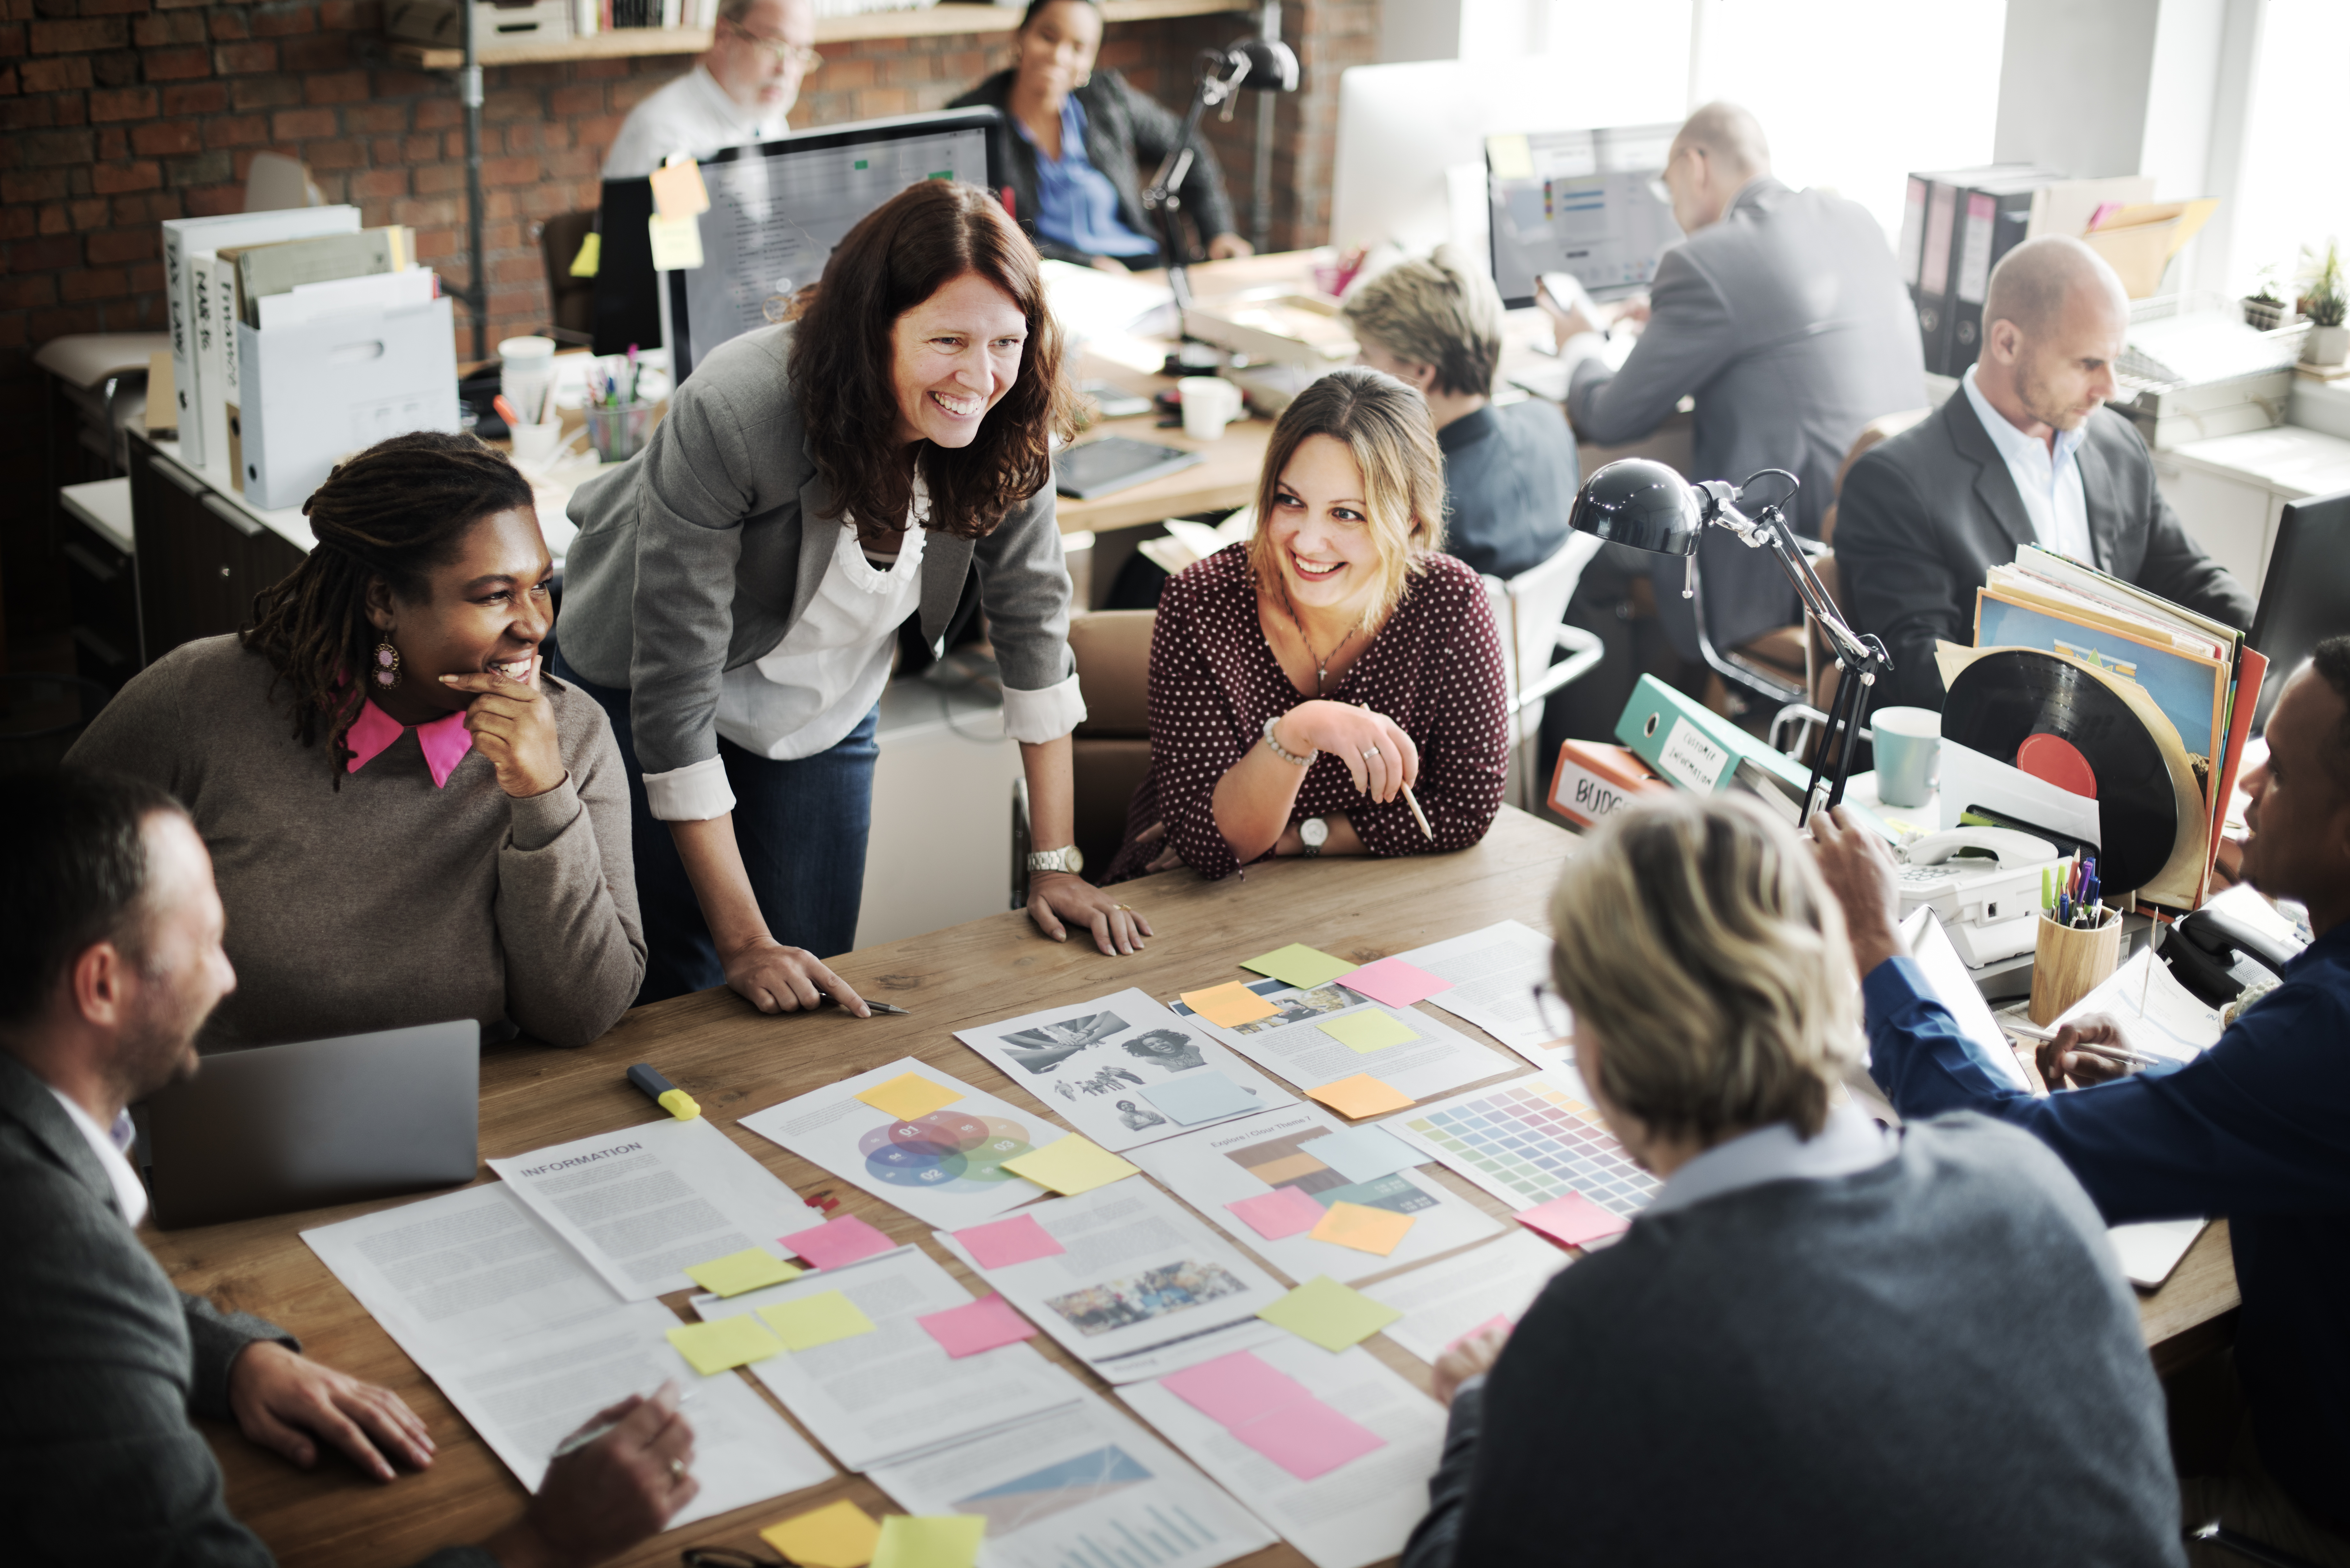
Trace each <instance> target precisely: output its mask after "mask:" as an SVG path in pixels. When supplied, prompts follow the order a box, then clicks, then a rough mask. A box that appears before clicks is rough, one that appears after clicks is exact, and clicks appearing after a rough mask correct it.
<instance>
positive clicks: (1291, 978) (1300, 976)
mask: <svg viewBox="0 0 2350 1568" xmlns="http://www.w3.org/2000/svg"><path fill="white" fill-rule="evenodd" d="M1241 967H1242V968H1243V969H1253V970H1254V971H1257V973H1259V974H1269V975H1271V976H1273V978H1274V979H1275V980H1277V981H1281V982H1282V983H1283V984H1284V985H1295V986H1309V985H1320V984H1321V983H1323V982H1324V981H1332V980H1336V979H1337V978H1338V977H1339V976H1340V975H1342V974H1352V973H1354V972H1355V971H1357V970H1358V969H1360V968H1361V967H1362V965H1360V964H1352V963H1348V962H1347V961H1346V960H1345V959H1340V958H1332V957H1331V956H1330V955H1329V954H1328V953H1326V952H1324V951H1323V950H1321V949H1319V948H1309V947H1307V946H1306V945H1305V943H1303V942H1292V943H1290V944H1289V945H1288V946H1287V947H1285V948H1275V949H1274V950H1272V951H1271V952H1269V953H1259V954H1258V955H1257V956H1256V957H1254V958H1253V959H1243V960H1242V961H1241Z"/></svg>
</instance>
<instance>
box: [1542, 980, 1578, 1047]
mask: <svg viewBox="0 0 2350 1568" xmlns="http://www.w3.org/2000/svg"><path fill="white" fill-rule="evenodd" d="M1534 1017H1535V1019H1536V1020H1537V1021H1538V1022H1539V1023H1541V1024H1542V1026H1543V1038H1544V1039H1545V1040H1564V1039H1565V1038H1566V1037H1567V1036H1568V1035H1570V1034H1572V1033H1575V1010H1574V1009H1573V1008H1571V1007H1569V1006H1567V1004H1566V1001H1565V998H1564V997H1562V996H1560V995H1559V993H1558V992H1556V991H1555V990H1554V989H1553V988H1552V986H1551V983H1550V981H1546V980H1538V981H1535V982H1534Z"/></svg>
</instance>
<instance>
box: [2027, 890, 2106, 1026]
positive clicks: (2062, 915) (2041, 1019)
mask: <svg viewBox="0 0 2350 1568" xmlns="http://www.w3.org/2000/svg"><path fill="white" fill-rule="evenodd" d="M2040 903H2041V909H2040V924H2039V927H2038V936H2037V939H2036V940H2035V941H2034V943H2033V954H2032V1009H2031V1018H2032V1022H2033V1023H2036V1024H2038V1025H2040V1026H2041V1027H2042V1028H2043V1029H2044V1028H2046V1027H2047V1026H2048V1025H2049V1024H2051V1023H2054V1022H2055V1021H2056V1020H2057V1019H2058V1018H2059V1017H2061V1016H2063V1015H2064V1012H2066V1011H2067V1010H2068V1009H2070V1008H2071V1007H2072V1005H2073V1004H2074V1002H2078V1001H2080V1000H2081V998H2083V997H2085V996H2086V995H2088V994H2089V992H2092V991H2095V989H2096V988H2097V987H2098V986H2099V985H2101V984H2103V983H2104V982H2105V981H2106V977H2107V976H2109V975H2111V974H2112V973H2113V972H2114V969H2115V966H2116V964H2118V963H2119V962H2120V961H2121V951H2122V912H2121V910H2120V909H2117V908H2116V909H2108V908H2106V902H2105V897H2104V889H2103V888H2101V887H2100V886H2099V884H2098V881H2097V863H2096V862H2095V860H2087V859H2084V858H2082V857H2079V856H2077V855H2076V856H2074V857H2073V858H2072V859H2070V860H2068V861H2065V862H2064V863H2063V864H2062V865H2061V866H2060V867H2057V868H2056V869H2054V870H2052V871H2045V872H2043V873H2042V874H2041V893H2040Z"/></svg>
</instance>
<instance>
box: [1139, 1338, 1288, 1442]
mask: <svg viewBox="0 0 2350 1568" xmlns="http://www.w3.org/2000/svg"><path fill="white" fill-rule="evenodd" d="M1159 1386H1160V1387H1161V1388H1164V1389H1166V1390H1167V1392H1169V1393H1170V1394H1172V1395H1174V1396H1175V1397H1177V1398H1178V1399H1180V1400H1182V1401H1183V1403H1185V1404H1186V1405H1189V1406H1191V1408H1193V1409H1194V1410H1197V1411H1198V1412H1200V1414H1201V1415H1202V1416H1205V1417H1208V1419H1210V1420H1211V1421H1213V1422H1215V1423H1216V1424H1217V1425H1218V1426H1221V1427H1224V1428H1230V1429H1237V1428H1240V1427H1241V1426H1243V1424H1245V1423H1247V1422H1250V1421H1253V1420H1256V1419H1257V1418H1258V1417H1263V1416H1269V1415H1271V1414H1272V1413H1273V1412H1274V1411H1275V1410H1278V1409H1279V1408H1281V1407H1283V1406H1284V1405H1295V1404H1298V1403H1300V1402H1301V1401H1310V1400H1311V1399H1312V1398H1313V1397H1314V1396H1313V1395H1312V1394H1310V1393H1308V1392H1306V1388H1305V1385H1304V1384H1303V1383H1300V1382H1298V1381H1297V1379H1295V1377H1292V1376H1289V1375H1288V1374H1287V1373H1285V1372H1276V1371H1274V1369H1273V1368H1272V1367H1270V1366H1266V1365H1265V1364H1264V1363H1263V1362H1262V1361H1260V1360H1258V1359H1257V1358H1256V1356H1255V1355H1253V1354H1252V1353H1250V1352H1248V1351H1245V1350H1235V1351H1233V1352H1232V1354H1231V1355H1219V1356H1218V1357H1216V1358H1215V1359H1214V1360H1213V1361H1203V1362H1201V1364H1200V1365H1199V1366H1187V1367H1185V1368H1184V1369H1183V1370H1182V1371H1180V1372H1170V1373H1169V1374H1168V1375H1167V1376H1164V1377H1162V1378H1160V1379H1159Z"/></svg>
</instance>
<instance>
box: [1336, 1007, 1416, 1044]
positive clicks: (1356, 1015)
mask: <svg viewBox="0 0 2350 1568" xmlns="http://www.w3.org/2000/svg"><path fill="white" fill-rule="evenodd" d="M1315 1028H1317V1029H1319V1030H1321V1031H1322V1033H1325V1034H1327V1035H1328V1036H1329V1037H1330V1038H1331V1039H1333V1040H1336V1042H1337V1043H1338V1044H1341V1045H1344V1046H1347V1048H1349V1049H1350V1050H1356V1051H1384V1050H1386V1049H1387V1048H1388V1046H1390V1045H1409V1044H1411V1043H1412V1042H1413V1041H1415V1040H1417V1039H1419V1031H1417V1030H1415V1029H1414V1028H1412V1026H1411V1025H1410V1024H1409V1023H1405V1022H1404V1021H1403V1020H1402V1019H1400V1018H1398V1017H1396V1016H1395V1015H1394V1014H1393V1013H1388V1012H1380V1011H1379V1010H1378V1008H1376V1007H1374V1008H1369V1009H1367V1010H1365V1011H1364V1012H1349V1013H1347V1015H1346V1016H1345V1017H1343V1018H1325V1019H1321V1020H1319V1021H1317V1022H1316V1023H1315Z"/></svg>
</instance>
